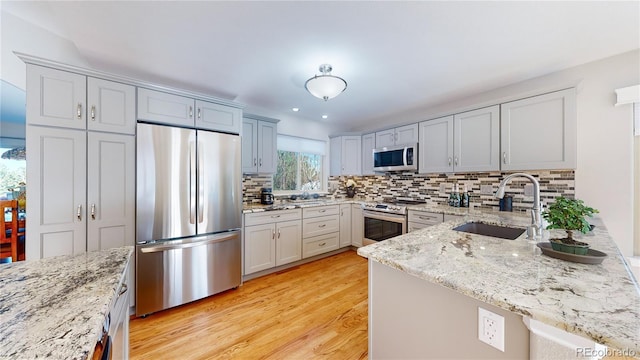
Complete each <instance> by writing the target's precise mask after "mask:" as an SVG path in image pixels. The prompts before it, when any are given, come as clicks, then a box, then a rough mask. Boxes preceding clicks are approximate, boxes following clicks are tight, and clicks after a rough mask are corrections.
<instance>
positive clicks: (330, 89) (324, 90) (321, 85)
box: [304, 64, 347, 101]
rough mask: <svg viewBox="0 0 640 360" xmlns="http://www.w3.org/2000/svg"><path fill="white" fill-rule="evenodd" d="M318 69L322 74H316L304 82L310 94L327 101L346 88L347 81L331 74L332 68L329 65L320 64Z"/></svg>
mask: <svg viewBox="0 0 640 360" xmlns="http://www.w3.org/2000/svg"><path fill="white" fill-rule="evenodd" d="M319 70H320V72H321V73H322V75H316V76H314V77H312V78H311V79H309V80H307V82H306V83H305V84H304V87H305V88H306V89H307V91H308V92H309V93H311V95H313V96H315V97H317V98H319V99H323V100H324V101H327V100H329V99H333V98H334V97H336V96H338V95H340V93H341V92H343V91H344V90H345V89H346V88H347V82H346V81H344V79H342V78H340V77H337V76H333V75H331V70H333V68H332V67H331V65H329V64H322V65H320V68H319Z"/></svg>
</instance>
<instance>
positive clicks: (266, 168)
mask: <svg viewBox="0 0 640 360" xmlns="http://www.w3.org/2000/svg"><path fill="white" fill-rule="evenodd" d="M276 127H277V124H274V123H270V122H266V121H258V172H259V173H261V174H273V173H275V172H276V169H277V167H278V145H277V141H278V133H277V130H276Z"/></svg>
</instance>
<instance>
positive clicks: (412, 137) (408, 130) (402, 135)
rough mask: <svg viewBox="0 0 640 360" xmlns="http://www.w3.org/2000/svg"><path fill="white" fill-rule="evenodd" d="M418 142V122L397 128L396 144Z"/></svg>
mask: <svg viewBox="0 0 640 360" xmlns="http://www.w3.org/2000/svg"><path fill="white" fill-rule="evenodd" d="M417 142H418V124H411V125H405V126H401V127H398V128H396V129H395V143H396V145H407V144H415V143H417Z"/></svg>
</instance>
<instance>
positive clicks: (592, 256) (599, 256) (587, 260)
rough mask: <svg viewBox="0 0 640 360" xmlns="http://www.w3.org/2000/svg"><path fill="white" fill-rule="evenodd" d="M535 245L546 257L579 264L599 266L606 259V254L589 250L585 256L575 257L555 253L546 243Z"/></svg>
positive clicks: (574, 255)
mask: <svg viewBox="0 0 640 360" xmlns="http://www.w3.org/2000/svg"><path fill="white" fill-rule="evenodd" d="M537 245H538V247H539V248H540V250H542V253H543V254H545V255H547V256H550V257H552V258H556V259H560V260H565V261H571V262H576V263H581V264H600V263H601V262H602V260H604V258H605V257H607V254H605V253H603V252H602V251H598V250H593V249H589V250H588V251H587V255H576V254H569V253H566V252H562V251H555V250H553V249H552V248H551V244H550V243H548V242H539V243H538V244H537Z"/></svg>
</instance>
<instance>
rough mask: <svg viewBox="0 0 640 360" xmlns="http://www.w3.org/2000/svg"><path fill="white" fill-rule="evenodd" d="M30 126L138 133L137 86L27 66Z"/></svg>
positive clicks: (36, 66)
mask: <svg viewBox="0 0 640 360" xmlns="http://www.w3.org/2000/svg"><path fill="white" fill-rule="evenodd" d="M27 104H28V106H29V107H30V112H29V113H30V115H29V117H28V118H27V122H28V124H29V125H45V126H55V127H63V128H70V129H80V130H85V129H88V130H93V131H104V132H112V133H120V134H131V135H133V134H135V126H136V121H135V87H134V86H131V85H126V84H122V83H118V82H113V81H108V80H103V79H98V78H94V77H87V76H84V75H80V74H76V73H71V72H67V71H62V70H57V69H51V68H48V67H43V66H39V65H33V64H27Z"/></svg>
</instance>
